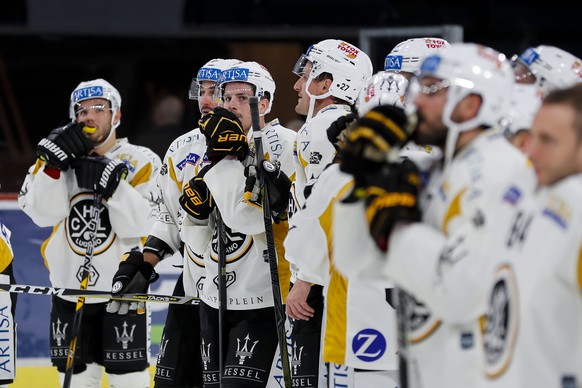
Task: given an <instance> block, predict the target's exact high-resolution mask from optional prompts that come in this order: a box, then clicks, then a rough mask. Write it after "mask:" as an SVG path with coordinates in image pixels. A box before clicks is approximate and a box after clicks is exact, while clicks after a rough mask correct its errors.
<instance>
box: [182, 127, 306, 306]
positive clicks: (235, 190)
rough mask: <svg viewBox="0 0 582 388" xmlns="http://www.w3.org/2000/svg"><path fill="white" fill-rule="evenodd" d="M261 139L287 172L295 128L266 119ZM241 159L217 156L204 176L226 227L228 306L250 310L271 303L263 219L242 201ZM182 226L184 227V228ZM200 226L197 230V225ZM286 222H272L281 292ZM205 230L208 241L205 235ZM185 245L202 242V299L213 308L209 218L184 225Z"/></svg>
mask: <svg viewBox="0 0 582 388" xmlns="http://www.w3.org/2000/svg"><path fill="white" fill-rule="evenodd" d="M261 135H262V144H263V150H264V152H265V158H266V159H268V160H270V161H272V162H274V161H278V162H279V163H280V165H281V170H282V171H283V172H284V173H285V174H287V175H288V176H290V177H292V176H293V175H294V167H293V159H292V152H293V140H294V138H295V135H296V133H295V132H294V131H292V130H290V129H288V128H285V127H283V126H281V125H280V124H279V122H278V121H277V120H274V121H271V122H270V123H269V124H267V125H266V126H265V127H264V128H263V129H262V130H261ZM247 137H248V139H249V145H250V150H251V155H254V152H255V151H254V149H255V146H254V138H253V133H252V130H250V131H249V133H248V134H247ZM244 168H245V166H244V164H243V163H241V162H240V161H238V160H233V159H227V158H225V159H223V160H221V161H220V162H218V163H217V164H216V165H215V166H214V167H212V169H210V170H209V171H208V172H207V173H206V175H205V177H204V181H205V182H206V184H207V186H208V188H209V190H210V192H211V193H212V196H213V198H214V201H215V203H216V206H217V207H218V209H220V213H221V216H222V219H223V221H224V224H225V230H226V236H227V241H226V244H225V245H226V277H227V287H228V288H227V292H228V303H227V308H228V309H229V310H250V309H259V308H264V307H270V306H273V293H272V289H271V275H270V269H269V264H268V263H267V262H265V260H264V257H263V251H265V250H266V247H267V241H266V236H265V224H264V219H263V210H262V209H259V208H257V207H255V206H252V205H249V204H248V203H246V202H244V201H243V196H244V188H245V181H246V178H245V176H244ZM186 229H187V230H186ZM200 229H202V230H206V232H203V234H200V233H199V230H200ZM287 229H288V226H287V222H286V221H284V222H280V223H279V224H273V230H274V237H275V244H276V246H277V250H278V252H277V253H278V259H279V264H280V265H279V276H280V279H281V288H282V293H283V297H285V296H286V291H285V290H284V288H286V289H288V284H289V280H288V279H289V269H288V266H287V268H285V266H283V265H281V264H286V262H285V261H284V260H283V257H284V253H283V251H282V241H283V239H284V238H285V235H286V233H287ZM208 230H211V233H212V236H211V241H208V240H207V237H208V234H206V233H208ZM184 234H185V236H186V240H185V241H186V242H187V243H188V245H189V246H191V247H192V246H196V247H202V246H205V250H204V251H203V252H202V254H201V255H200V257H199V259H202V260H203V262H204V266H205V270H206V271H205V279H204V280H203V286H202V287H203V288H202V294H201V297H202V300H203V301H204V302H205V303H206V304H208V305H209V306H211V307H213V308H218V286H217V284H218V281H217V277H218V264H217V262H218V249H217V245H218V244H217V239H216V237H217V235H216V230H215V228H214V224H213V223H209V225H208V226H199V225H188V228H185V232H184Z"/></svg>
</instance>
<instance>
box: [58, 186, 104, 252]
mask: <svg viewBox="0 0 582 388" xmlns="http://www.w3.org/2000/svg"><path fill="white" fill-rule="evenodd" d="M70 209H71V210H70V213H69V217H68V218H67V221H66V222H65V235H66V236H67V243H68V244H69V247H70V248H71V249H72V250H73V252H75V253H76V254H78V255H80V256H84V255H85V251H86V250H87V245H88V244H89V242H90V239H91V235H92V234H91V232H90V229H91V211H92V209H93V195H92V194H89V193H79V194H77V195H76V196H74V197H73V198H72V199H71V203H70ZM113 241H115V233H113V229H112V228H111V222H110V221H109V211H108V210H107V207H106V206H102V207H101V209H100V212H99V222H98V223H97V231H96V234H95V238H94V240H93V255H94V256H95V255H99V254H101V253H103V252H105V251H106V250H107V249H109V247H110V246H111V244H113Z"/></svg>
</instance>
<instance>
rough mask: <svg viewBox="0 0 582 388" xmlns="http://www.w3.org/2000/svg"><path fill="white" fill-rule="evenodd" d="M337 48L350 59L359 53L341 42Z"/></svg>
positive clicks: (349, 45)
mask: <svg viewBox="0 0 582 388" xmlns="http://www.w3.org/2000/svg"><path fill="white" fill-rule="evenodd" d="M337 48H338V49H340V50H342V51H343V52H345V53H346V55H347V56H348V58H352V59H354V58H356V57H357V56H358V54H359V53H360V50H358V49H357V48H355V47H354V46H352V45H351V44H349V43H346V42H341V43H340V44H339V46H337Z"/></svg>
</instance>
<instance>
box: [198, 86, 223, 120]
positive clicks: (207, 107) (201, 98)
mask: <svg viewBox="0 0 582 388" xmlns="http://www.w3.org/2000/svg"><path fill="white" fill-rule="evenodd" d="M215 85H216V82H214V81H202V82H200V91H199V95H198V108H199V109H200V113H202V115H205V114H207V113H208V112H210V111H211V110H212V109H214V108H216V107H217V106H218V103H217V102H216V101H215V100H214V98H213V94H214V86H215Z"/></svg>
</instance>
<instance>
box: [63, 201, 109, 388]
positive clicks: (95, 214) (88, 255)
mask: <svg viewBox="0 0 582 388" xmlns="http://www.w3.org/2000/svg"><path fill="white" fill-rule="evenodd" d="M101 199H102V195H101V193H98V192H97V191H95V192H94V193H93V208H92V209H91V221H90V223H89V238H88V241H87V249H86V250H85V261H84V262H83V267H82V268H81V285H80V289H81V290H82V291H84V290H86V289H87V286H88V285H89V276H90V273H91V261H92V260H93V248H94V245H95V238H96V236H97V228H98V227H99V221H100V217H99V216H100V214H101ZM84 305H85V297H84V296H79V297H78V298H77V305H76V307H75V318H74V319H73V327H72V329H71V342H70V343H69V353H68V354H67V364H66V366H65V381H64V383H63V388H69V387H70V386H71V379H72V377H73V366H74V364H75V352H76V350H77V340H78V339H79V334H80V333H81V320H82V319H83V306H84Z"/></svg>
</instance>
